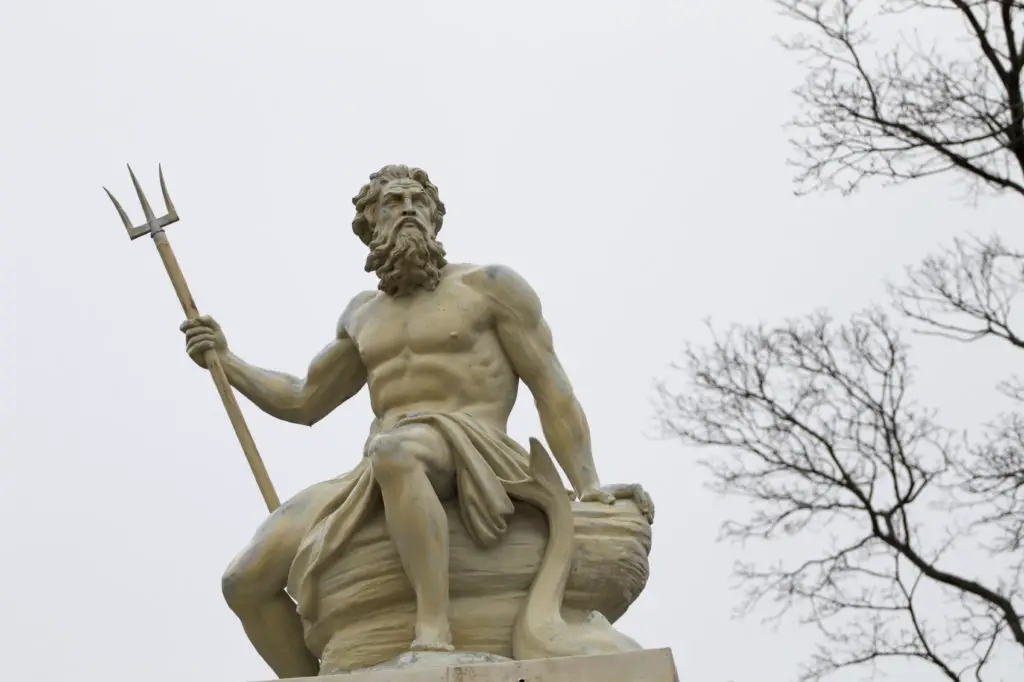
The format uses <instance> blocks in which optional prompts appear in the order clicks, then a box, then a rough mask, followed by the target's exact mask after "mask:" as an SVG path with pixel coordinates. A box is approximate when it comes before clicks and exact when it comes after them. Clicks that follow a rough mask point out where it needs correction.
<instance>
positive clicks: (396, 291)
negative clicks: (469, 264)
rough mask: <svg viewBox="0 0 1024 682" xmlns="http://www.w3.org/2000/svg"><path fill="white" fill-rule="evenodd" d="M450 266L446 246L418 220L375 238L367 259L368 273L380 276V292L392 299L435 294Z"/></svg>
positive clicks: (378, 285) (378, 277)
mask: <svg viewBox="0 0 1024 682" xmlns="http://www.w3.org/2000/svg"><path fill="white" fill-rule="evenodd" d="M447 264H448V261H447V260H445V252H444V246H442V245H441V242H439V241H437V240H436V239H434V238H433V237H432V236H430V234H429V232H428V230H427V228H426V227H425V226H424V225H422V224H420V223H419V222H418V221H415V220H408V221H406V222H405V223H403V224H402V225H400V226H398V228H397V229H394V230H390V231H387V232H384V233H383V234H381V235H379V236H376V237H374V239H373V241H371V242H370V255H369V256H367V257H366V271H367V272H375V273H377V279H379V280H380V281H379V283H378V284H377V288H378V289H380V290H381V291H383V292H384V293H385V294H388V295H389V296H404V295H406V294H411V293H413V292H415V291H418V290H421V289H424V290H427V291H433V290H434V289H436V288H437V285H438V283H439V282H440V281H441V269H442V268H444V266H445V265H447Z"/></svg>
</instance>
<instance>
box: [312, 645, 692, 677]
mask: <svg viewBox="0 0 1024 682" xmlns="http://www.w3.org/2000/svg"><path fill="white" fill-rule="evenodd" d="M436 656H437V657H436V658H435V657H433V656H422V655H415V654H412V655H406V656H403V657H400V658H399V659H397V660H396V661H395V662H393V663H390V664H384V665H381V666H377V667H376V668H375V669H373V670H364V671H355V672H351V673H347V674H343V675H324V676H320V677H302V678H295V679H294V680H293V682H679V678H678V677H677V675H676V669H675V664H674V662H673V660H672V652H671V650H669V649H650V650H646V651H630V652H627V653H621V654H603V655H599V656H570V657H566V658H547V659H539V660H532V661H500V662H487V663H479V662H468V661H472V660H473V654H458V653H457V654H437V655H436ZM446 657H451V658H450V659H449V660H445V658H446ZM460 660H465V661H467V662H460Z"/></svg>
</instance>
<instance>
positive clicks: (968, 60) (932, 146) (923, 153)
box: [773, 0, 1024, 195]
mask: <svg viewBox="0 0 1024 682" xmlns="http://www.w3.org/2000/svg"><path fill="white" fill-rule="evenodd" d="M773 2H775V4H776V5H778V6H779V7H780V8H781V9H782V11H783V12H784V14H785V15H787V16H789V17H791V18H792V19H794V20H796V22H797V23H798V24H799V25H800V28H801V30H800V31H799V32H798V33H796V34H795V35H793V36H790V37H787V38H785V39H783V41H782V42H783V45H784V46H785V47H786V48H787V49H789V50H792V51H794V52H796V53H798V54H799V55H800V56H801V57H802V58H803V60H804V64H805V66H806V68H807V76H806V79H805V81H804V82H803V84H802V85H800V86H799V87H798V88H797V90H796V95H797V96H798V98H799V100H800V103H801V110H800V113H799V114H798V115H797V116H796V118H795V119H794V120H793V121H792V128H793V129H794V131H795V133H796V137H795V138H794V139H793V140H792V142H793V145H794V147H795V149H796V152H797V153H796V156H795V157H794V158H793V159H792V162H793V164H794V165H795V166H796V168H797V169H798V172H797V176H796V184H797V191H798V193H802V192H806V191H810V190H816V189H839V190H841V191H843V192H851V191H853V190H854V189H856V188H857V187H858V186H859V185H860V184H861V183H862V182H863V181H865V180H869V179H872V180H873V179H880V180H882V181H883V182H886V183H900V182H904V181H906V180H912V179H915V178H922V177H927V176H931V175H935V174H939V173H946V172H947V171H954V172H955V174H956V175H958V176H959V177H960V179H962V180H966V181H968V184H969V186H970V188H971V189H972V190H977V189H981V188H983V187H987V188H989V189H995V190H1011V191H1014V192H1017V193H1019V194H1022V195H1024V100H1022V90H1021V72H1022V70H1024V11H1022V9H1024V3H1022V2H1021V0H773Z"/></svg>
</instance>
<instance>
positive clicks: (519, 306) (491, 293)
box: [463, 263, 540, 315]
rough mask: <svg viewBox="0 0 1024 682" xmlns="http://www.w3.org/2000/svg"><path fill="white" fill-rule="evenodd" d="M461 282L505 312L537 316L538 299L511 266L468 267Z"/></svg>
mask: <svg viewBox="0 0 1024 682" xmlns="http://www.w3.org/2000/svg"><path fill="white" fill-rule="evenodd" d="M463 281H464V282H466V284H468V285H469V286H471V287H472V288H474V289H476V290H477V291H479V292H480V293H482V294H484V295H485V296H487V297H488V298H490V299H492V300H495V301H497V302H499V303H500V304H501V307H502V308H503V309H506V310H515V311H517V312H518V313H529V314H530V315H533V314H539V312H540V299H539V298H538V296H537V293H536V292H535V291H534V289H533V287H532V286H530V283H529V282H527V281H526V278H524V277H523V276H522V275H520V274H519V273H518V272H516V270H515V269H513V268H512V267H511V266H508V265H502V264H500V263H491V264H489V265H473V266H469V267H468V268H467V270H466V272H465V274H464V275H463Z"/></svg>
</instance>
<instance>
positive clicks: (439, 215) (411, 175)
mask: <svg viewBox="0 0 1024 682" xmlns="http://www.w3.org/2000/svg"><path fill="white" fill-rule="evenodd" d="M404 178H408V179H410V180H414V181H415V182H418V183H419V184H420V186H421V187H423V191H424V192H426V194H427V198H428V199H430V203H431V204H432V205H433V210H432V211H431V215H430V217H431V220H432V221H433V223H434V234H435V236H436V235H437V233H438V232H440V231H441V224H442V223H443V222H444V214H445V208H444V202H442V201H441V198H440V197H439V196H438V194H437V186H436V185H435V184H434V183H432V182H431V181H430V176H428V175H427V172H426V171H425V170H423V169H422V168H410V167H409V166H405V165H399V164H392V165H389V166H384V167H383V168H381V169H380V170H379V171H377V172H376V173H371V174H370V181H369V182H368V183H366V184H365V185H363V187H362V189H360V190H359V194H357V195H356V196H355V197H353V198H352V203H353V204H354V205H355V207H356V217H355V218H353V219H352V231H353V232H355V233H356V236H357V237H359V239H361V240H362V242H363V243H364V244H366V245H367V246H369V244H370V241H371V240H372V239H373V229H374V221H375V220H376V209H377V202H378V201H379V200H380V193H381V190H382V189H384V186H385V185H387V184H388V183H389V182H391V181H393V180H400V179H404Z"/></svg>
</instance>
